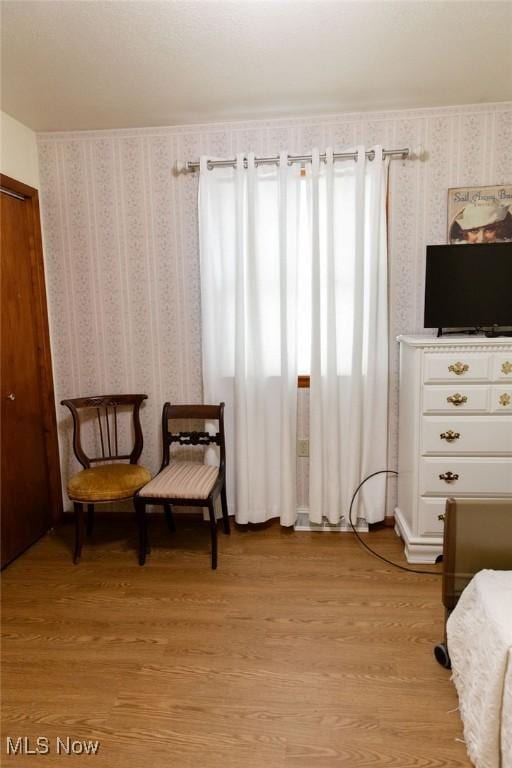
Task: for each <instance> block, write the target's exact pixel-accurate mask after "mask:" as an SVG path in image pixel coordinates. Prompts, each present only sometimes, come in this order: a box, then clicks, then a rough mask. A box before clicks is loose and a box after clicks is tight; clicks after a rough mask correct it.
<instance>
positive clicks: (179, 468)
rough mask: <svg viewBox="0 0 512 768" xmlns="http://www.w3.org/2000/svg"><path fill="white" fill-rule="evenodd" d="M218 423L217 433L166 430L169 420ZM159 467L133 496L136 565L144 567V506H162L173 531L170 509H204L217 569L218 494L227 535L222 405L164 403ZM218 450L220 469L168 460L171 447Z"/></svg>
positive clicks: (145, 537)
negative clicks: (137, 552)
mask: <svg viewBox="0 0 512 768" xmlns="http://www.w3.org/2000/svg"><path fill="white" fill-rule="evenodd" d="M173 419H174V420H180V421H181V420H188V419H192V420H194V421H195V420H199V421H202V422H204V421H206V422H211V421H217V422H218V425H219V426H218V432H216V433H214V434H212V433H210V432H207V431H190V432H176V433H173V432H172V431H170V430H169V421H172V420H173ZM162 443H163V459H162V467H161V469H160V472H159V473H158V475H156V476H155V477H154V478H153V480H151V481H150V482H149V483H148V484H147V485H145V486H144V488H141V490H140V491H139V492H138V493H137V494H136V496H135V509H136V512H137V517H138V521H139V563H140V565H144V563H145V562H146V554H147V552H148V530H147V516H146V504H161V505H162V506H163V507H164V511H165V516H166V518H167V523H168V525H169V528H170V529H171V531H174V520H173V516H172V507H173V506H187V507H206V508H207V509H208V514H209V518H210V535H211V558H212V568H213V569H215V568H216V567H217V520H216V517H215V500H216V498H217V496H219V495H220V499H221V505H222V520H223V527H224V533H226V534H229V533H230V529H229V517H228V504H227V498H226V448H225V441H224V403H220V405H171V404H170V403H165V405H164V407H163V411H162ZM173 443H176V444H178V445H179V446H209V445H210V444H214V445H217V446H218V447H219V466H218V467H217V466H211V465H208V464H203V463H199V462H197V461H180V460H177V459H176V458H171V445H172V444H173Z"/></svg>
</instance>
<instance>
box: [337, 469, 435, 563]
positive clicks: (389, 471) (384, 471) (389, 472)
mask: <svg viewBox="0 0 512 768" xmlns="http://www.w3.org/2000/svg"><path fill="white" fill-rule="evenodd" d="M376 475H398V472H396V470H394V469H379V471H378V472H373V473H372V474H371V475H368V477H365V479H364V480H362V481H361V482H360V483H359V485H358V486H357V488H356V490H355V491H354V494H353V496H352V500H351V502H350V507H349V511H348V522H349V524H350V527H351V528H352V532H353V533H354V534H355V536H356V539H357V540H358V542H359V543H360V544H362V546H363V547H364V548H365V549H367V550H368V552H369V553H370V554H371V555H373V556H374V557H378V558H379V560H383V561H384V562H385V563H387V564H388V565H393V566H394V567H395V568H399V569H400V570H401V571H407V572H408V573H421V574H426V575H427V576H442V575H443V574H442V572H440V571H417V570H416V569H415V568H407V567H406V566H405V565H400V564H399V563H394V562H393V561H392V560H388V559H387V557H384V556H383V555H379V553H378V552H375V551H374V550H373V549H372V548H371V547H369V546H368V544H367V543H366V542H365V541H363V540H362V538H361V536H360V535H359V532H358V531H356V528H355V526H354V523H353V522H352V507H353V506H354V501H355V500H356V496H357V494H358V493H359V491H360V490H361V488H362V487H363V485H364V484H365V483H366V482H367V481H368V480H371V478H372V477H375V476H376Z"/></svg>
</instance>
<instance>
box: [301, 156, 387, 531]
mask: <svg viewBox="0 0 512 768" xmlns="http://www.w3.org/2000/svg"><path fill="white" fill-rule="evenodd" d="M388 164H389V159H383V158H382V148H381V147H375V157H374V159H373V160H368V159H367V158H366V155H365V148H364V147H359V148H358V158H357V162H354V163H352V162H341V163H334V162H333V157H332V150H327V159H326V162H325V163H320V161H319V153H318V150H314V151H313V159H312V163H311V165H310V166H309V167H308V174H309V192H310V201H311V202H310V216H311V244H312V273H311V274H312V277H311V376H310V504H309V506H310V519H311V520H312V521H313V522H315V523H320V522H322V518H325V519H327V520H328V521H329V522H330V523H337V522H338V521H339V520H340V518H341V517H343V516H344V517H345V518H347V516H348V511H349V505H350V500H351V497H352V494H353V492H354V491H355V489H356V488H357V486H358V485H359V483H360V482H361V480H362V479H363V478H364V477H366V476H367V475H369V474H370V473H371V472H375V471H376V470H379V469H386V468H387V431H388V307H387V293H388V288H387V232H386V195H387V178H388ZM383 477H384V476H381V477H378V478H374V479H372V480H371V481H370V482H369V483H367V484H366V486H365V487H364V488H363V489H362V491H361V492H360V494H359V499H358V503H357V504H355V505H354V510H353V515H352V516H353V521H354V522H355V521H356V518H357V517H362V518H365V519H366V521H367V522H369V523H373V522H376V521H378V520H382V519H383V518H384V515H385V488H386V481H385V478H384V479H383Z"/></svg>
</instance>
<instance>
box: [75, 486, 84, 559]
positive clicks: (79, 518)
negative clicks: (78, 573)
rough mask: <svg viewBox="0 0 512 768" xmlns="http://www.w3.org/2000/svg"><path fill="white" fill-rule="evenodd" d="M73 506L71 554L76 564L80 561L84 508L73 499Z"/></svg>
mask: <svg viewBox="0 0 512 768" xmlns="http://www.w3.org/2000/svg"><path fill="white" fill-rule="evenodd" d="M73 506H74V509H75V553H74V555H73V562H74V564H75V565H77V564H78V563H79V562H80V556H81V554H82V543H83V539H84V508H83V505H82V504H80V502H79V501H75V502H74V504H73Z"/></svg>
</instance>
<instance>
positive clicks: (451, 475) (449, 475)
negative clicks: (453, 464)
mask: <svg viewBox="0 0 512 768" xmlns="http://www.w3.org/2000/svg"><path fill="white" fill-rule="evenodd" d="M439 479H440V480H444V481H445V483H453V481H454V480H458V479H459V476H458V475H457V474H456V473H455V472H443V474H442V475H439Z"/></svg>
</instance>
